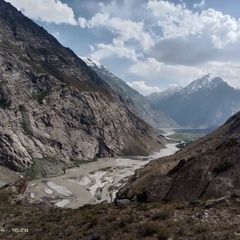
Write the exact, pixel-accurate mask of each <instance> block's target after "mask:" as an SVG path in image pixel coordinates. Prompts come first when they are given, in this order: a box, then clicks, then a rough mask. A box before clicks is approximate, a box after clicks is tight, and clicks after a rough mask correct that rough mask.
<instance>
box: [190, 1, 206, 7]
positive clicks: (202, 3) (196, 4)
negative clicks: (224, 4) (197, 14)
mask: <svg viewBox="0 0 240 240" xmlns="http://www.w3.org/2000/svg"><path fill="white" fill-rule="evenodd" d="M205 5H206V1H205V0H202V1H201V2H199V3H194V4H193V8H204V6H205Z"/></svg>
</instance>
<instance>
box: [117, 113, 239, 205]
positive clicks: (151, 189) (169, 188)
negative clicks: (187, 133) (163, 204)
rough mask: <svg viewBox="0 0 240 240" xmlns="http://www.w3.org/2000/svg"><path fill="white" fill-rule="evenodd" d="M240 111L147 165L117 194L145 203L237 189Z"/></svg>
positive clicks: (210, 195) (206, 196) (212, 195)
mask: <svg viewBox="0 0 240 240" xmlns="http://www.w3.org/2000/svg"><path fill="white" fill-rule="evenodd" d="M239 154H240V112H238V113H237V114H235V115H234V116H232V117H231V118H230V119H229V120H228V121H227V122H226V123H225V124H224V125H223V126H221V127H220V128H218V129H217V130H215V131H214V132H212V133H210V134H209V135H207V136H205V137H203V138H201V139H200V140H198V141H197V142H195V143H193V144H191V145H189V146H188V147H186V148H184V149H183V150H180V151H178V152H177V153H175V154H173V155H172V156H170V157H165V158H162V159H159V160H156V161H152V162H150V163H149V164H148V165H147V166H146V167H145V168H143V169H141V170H139V171H138V173H136V174H135V176H134V177H133V178H132V179H131V180H130V181H129V184H128V185H126V186H125V187H124V188H123V189H122V190H121V191H120V193H119V197H120V198H130V199H138V200H139V199H140V200H141V199H142V200H144V201H147V202H148V201H160V200H163V199H165V200H168V201H194V200H197V199H209V198H219V197H223V196H228V195H229V193H231V192H234V191H235V190H236V189H240V178H239V175H240V161H239Z"/></svg>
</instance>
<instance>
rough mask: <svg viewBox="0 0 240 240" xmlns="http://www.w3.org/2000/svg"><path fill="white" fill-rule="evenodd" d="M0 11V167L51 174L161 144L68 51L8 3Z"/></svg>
mask: <svg viewBox="0 0 240 240" xmlns="http://www.w3.org/2000/svg"><path fill="white" fill-rule="evenodd" d="M0 9H1V11H0V118H1V123H0V164H1V165H4V166H7V167H9V168H10V169H13V170H24V169H26V168H29V167H31V166H33V167H34V166H36V167H37V166H39V165H40V166H41V169H42V171H43V172H44V173H45V175H46V174H47V173H51V174H52V175H56V174H61V173H62V170H61V168H65V167H69V166H72V165H73V164H74V162H79V161H82V160H87V159H93V158H95V157H105V156H112V155H116V154H119V155H121V154H126V155H133V154H136V155H144V154H148V153H149V152H152V151H155V150H157V149H159V148H161V147H163V143H164V141H165V140H164V139H163V138H162V137H159V136H158V133H156V132H155V130H154V129H153V128H152V127H150V126H149V125H148V124H146V123H145V122H144V121H142V120H141V119H140V118H138V117H137V116H135V115H134V114H133V113H131V112H130V111H129V109H127V108H126V107H125V106H124V104H123V103H122V102H121V101H120V100H119V98H118V96H117V94H116V93H115V92H114V91H113V90H112V89H111V88H110V87H109V86H108V85H107V84H106V83H105V82H104V81H103V80H102V79H101V78H100V77H99V76H98V75H97V74H96V73H95V72H94V71H92V70H91V69H90V68H89V67H88V66H87V65H86V64H85V63H84V62H83V61H82V60H81V59H79V58H78V57H77V56H76V55H75V54H74V53H73V52H72V51H71V50H70V49H68V48H64V47H63V46H62V45H61V44H60V43H59V42H58V41H57V40H56V39H55V38H54V37H53V36H51V35H50V34H48V33H47V32H46V31H45V30H44V29H43V28H41V27H39V26H38V25H37V24H35V23H34V22H33V21H31V20H30V19H28V18H26V17H25V16H24V15H23V14H22V13H21V12H19V11H17V10H16V9H15V8H14V7H12V6H11V5H10V4H9V3H6V2H4V1H2V0H1V1H0ZM51 174H50V175H51Z"/></svg>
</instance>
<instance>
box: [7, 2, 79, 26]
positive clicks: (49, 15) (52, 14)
mask: <svg viewBox="0 0 240 240" xmlns="http://www.w3.org/2000/svg"><path fill="white" fill-rule="evenodd" d="M6 2H10V3H11V4H12V5H14V6H15V7H16V8H17V9H18V10H21V11H22V12H23V13H24V14H25V15H26V16H27V17H29V18H32V19H35V20H40V21H43V22H49V23H56V24H61V23H66V24H71V25H77V22H76V20H75V18H74V12H73V10H72V8H70V7H69V6H68V5H67V4H65V3H62V2H61V1H60V0H6Z"/></svg>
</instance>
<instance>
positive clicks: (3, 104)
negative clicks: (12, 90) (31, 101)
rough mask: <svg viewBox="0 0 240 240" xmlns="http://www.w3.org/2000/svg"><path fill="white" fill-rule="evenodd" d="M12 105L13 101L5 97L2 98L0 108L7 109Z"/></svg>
mask: <svg viewBox="0 0 240 240" xmlns="http://www.w3.org/2000/svg"><path fill="white" fill-rule="evenodd" d="M10 105H11V103H10V102H9V101H8V100H5V99H1V100H0V108H2V109H4V110H5V109H6V108H9V107H10Z"/></svg>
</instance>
